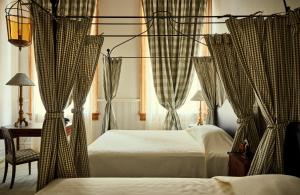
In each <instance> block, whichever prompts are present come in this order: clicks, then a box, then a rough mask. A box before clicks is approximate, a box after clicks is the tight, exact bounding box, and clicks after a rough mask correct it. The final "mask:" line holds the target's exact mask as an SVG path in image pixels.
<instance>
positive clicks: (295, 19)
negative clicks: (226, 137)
mask: <svg viewBox="0 0 300 195" xmlns="http://www.w3.org/2000/svg"><path fill="white" fill-rule="evenodd" d="M226 23H227V27H228V29H229V31H230V33H231V35H232V40H233V44H234V47H235V50H236V52H237V55H238V58H239V60H240V62H241V65H242V66H243V68H244V71H245V73H246V75H247V77H248V79H249V81H250V84H251V86H252V87H253V89H254V91H255V94H256V97H257V101H258V104H259V106H260V108H261V111H262V114H263V116H264V118H265V120H266V123H267V129H266V130H265V133H264V135H263V137H262V139H261V141H260V143H259V146H258V149H257V151H256V153H255V156H254V159H253V161H252V164H251V167H250V170H249V173H248V174H249V175H253V174H264V173H283V171H284V170H283V144H284V139H285V131H286V127H287V125H288V123H289V122H290V121H298V122H299V119H300V94H299V93H300V90H299V88H300V77H299V75H300V66H299V64H300V56H299V53H300V33H299V32H300V9H297V10H295V11H291V12H289V13H288V15H284V16H279V15H274V16H273V17H269V18H266V19H265V18H263V17H260V16H257V17H253V18H244V19H233V18H232V19H229V20H227V21H226Z"/></svg>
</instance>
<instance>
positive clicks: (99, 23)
mask: <svg viewBox="0 0 300 195" xmlns="http://www.w3.org/2000/svg"><path fill="white" fill-rule="evenodd" d="M146 24H147V23H144V22H124V23H120V22H93V23H92V25H146ZM180 24H194V23H188V22H181V23H180ZM197 24H225V22H197Z"/></svg>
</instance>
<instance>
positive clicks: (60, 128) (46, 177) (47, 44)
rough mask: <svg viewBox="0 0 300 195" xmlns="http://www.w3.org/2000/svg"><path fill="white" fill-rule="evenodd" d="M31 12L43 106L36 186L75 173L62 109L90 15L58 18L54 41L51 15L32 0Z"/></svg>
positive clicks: (73, 75)
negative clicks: (54, 39) (81, 17)
mask: <svg viewBox="0 0 300 195" xmlns="http://www.w3.org/2000/svg"><path fill="white" fill-rule="evenodd" d="M32 15H33V20H34V25H35V26H34V33H33V37H34V48H35V58H36V59H35V60H36V66H37V67H36V69H37V74H38V81H39V89H40V94H41V98H42V101H43V104H44V106H45V109H46V115H45V120H44V124H43V131H42V137H41V149H40V161H39V164H38V182H37V190H39V189H41V188H43V187H44V186H45V185H47V184H48V183H49V182H50V181H52V180H53V179H55V178H66V177H76V176H77V174H76V170H75V165H74V161H73V157H72V153H71V150H70V147H69V144H68V141H67V137H66V133H65V128H64V114H63V110H64V108H65V106H66V103H67V100H68V97H69V95H70V92H71V89H72V87H73V85H74V81H75V79H76V77H77V72H78V67H79V66H78V59H79V56H80V53H81V48H82V45H83V42H84V39H85V37H86V34H87V32H88V30H89V29H90V26H91V19H81V20H80V21H77V20H69V19H60V20H58V21H57V22H58V24H57V43H56V45H55V44H54V41H53V28H52V25H53V23H52V17H51V16H50V15H48V14H47V13H45V12H44V11H42V10H41V9H40V8H39V7H38V6H36V5H35V4H33V5H32ZM54 48H56V49H57V50H56V53H55V51H54Z"/></svg>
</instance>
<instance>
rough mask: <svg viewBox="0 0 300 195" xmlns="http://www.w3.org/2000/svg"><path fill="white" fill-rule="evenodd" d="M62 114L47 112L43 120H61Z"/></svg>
mask: <svg viewBox="0 0 300 195" xmlns="http://www.w3.org/2000/svg"><path fill="white" fill-rule="evenodd" d="M63 117H64V112H47V113H46V116H45V118H48V119H57V118H63Z"/></svg>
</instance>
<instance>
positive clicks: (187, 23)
mask: <svg viewBox="0 0 300 195" xmlns="http://www.w3.org/2000/svg"><path fill="white" fill-rule="evenodd" d="M143 7H144V12H145V15H146V16H169V15H173V16H188V15H192V16H201V15H203V14H204V10H205V7H206V0H182V1H177V0H144V1H143ZM201 21H202V19H200V18H176V19H170V18H169V19H153V20H152V19H148V35H175V36H148V41H149V49H150V56H151V57H152V59H151V63H152V72H153V80H154V87H155V91H156V95H157V98H158V100H159V103H160V104H161V105H162V106H163V107H164V108H165V109H167V110H168V112H167V116H166V119H165V125H164V128H165V129H182V128H181V124H180V120H179V116H178V114H177V109H178V108H180V107H181V106H182V105H183V104H184V102H185V100H186V97H187V94H188V91H189V89H190V84H191V80H192V77H193V72H192V67H193V61H192V58H191V56H194V55H197V54H198V49H197V48H198V47H199V45H198V44H197V43H196V42H195V41H194V39H197V38H198V37H195V34H200V33H201V27H202V25H200V24H199V22H201ZM152 23H153V25H152ZM181 34H185V35H189V36H188V37H187V36H176V35H181ZM179 57H186V58H179Z"/></svg>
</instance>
